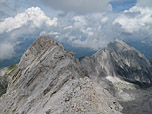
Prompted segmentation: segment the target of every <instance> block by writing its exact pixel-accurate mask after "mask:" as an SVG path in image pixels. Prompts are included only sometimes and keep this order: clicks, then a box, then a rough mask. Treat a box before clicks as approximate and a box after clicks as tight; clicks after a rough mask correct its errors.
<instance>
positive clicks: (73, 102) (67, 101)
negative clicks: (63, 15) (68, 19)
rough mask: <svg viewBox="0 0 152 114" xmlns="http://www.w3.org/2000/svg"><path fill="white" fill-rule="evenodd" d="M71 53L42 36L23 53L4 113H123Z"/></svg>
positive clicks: (1, 100)
mask: <svg viewBox="0 0 152 114" xmlns="http://www.w3.org/2000/svg"><path fill="white" fill-rule="evenodd" d="M78 64H79V62H78V60H77V59H75V58H74V56H73V54H72V53H69V52H67V51H66V50H65V49H64V48H63V47H62V46H61V45H60V44H59V43H57V42H56V41H55V40H54V39H53V38H50V37H40V38H39V39H38V40H37V41H35V42H34V43H33V44H32V46H31V47H30V48H29V49H28V50H27V51H26V52H25V53H24V55H23V56H22V58H21V61H20V63H19V65H18V67H17V69H16V70H15V72H14V74H13V76H12V80H11V82H10V84H9V85H8V88H7V93H6V94H4V95H3V96H2V97H0V113H1V114H101V113H102V114H120V113H121V111H122V107H121V105H120V104H119V103H118V102H117V101H116V100H115V98H114V97H113V96H112V95H111V94H110V93H109V92H108V91H107V90H105V89H103V88H102V87H101V86H100V85H99V84H98V83H96V82H94V81H92V80H90V79H89V78H87V77H85V75H84V73H83V72H81V69H80V68H79V66H78Z"/></svg>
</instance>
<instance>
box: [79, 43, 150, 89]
mask: <svg viewBox="0 0 152 114" xmlns="http://www.w3.org/2000/svg"><path fill="white" fill-rule="evenodd" d="M91 61H92V62H91ZM93 61H94V62H93ZM83 65H84V66H83ZM81 66H82V67H84V69H86V70H87V71H85V72H88V74H87V75H90V77H93V75H96V76H99V77H107V76H117V77H119V78H121V79H123V80H126V81H129V82H132V83H136V84H138V85H141V86H147V85H151V84H152V71H151V69H152V65H151V63H150V61H149V60H148V59H147V58H146V57H145V56H144V55H143V54H141V53H140V52H139V51H137V50H136V49H135V48H133V47H131V46H129V45H128V44H126V43H125V42H123V41H121V40H116V41H115V42H113V43H110V44H108V46H107V47H106V48H105V49H102V50H99V51H97V53H96V54H94V55H93V56H92V57H90V58H86V59H84V60H82V65H81ZM82 69H83V68H82Z"/></svg>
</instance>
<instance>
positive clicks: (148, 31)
mask: <svg viewBox="0 0 152 114" xmlns="http://www.w3.org/2000/svg"><path fill="white" fill-rule="evenodd" d="M42 35H47V36H53V37H54V38H55V39H56V40H57V41H60V42H63V43H67V44H70V45H71V46H74V47H85V48H91V49H93V50H98V49H100V48H103V47H105V46H106V45H107V44H108V43H109V42H112V41H114V40H115V39H129V38H134V39H138V40H142V39H144V38H145V37H146V38H150V39H152V37H151V36H152V0H93V1H90V0H62V1H61V0H0V60H3V59H6V58H11V57H12V56H13V55H14V53H15V52H16V47H17V45H18V44H19V43H21V41H22V40H26V39H32V38H35V39H36V38H37V37H39V36H42Z"/></svg>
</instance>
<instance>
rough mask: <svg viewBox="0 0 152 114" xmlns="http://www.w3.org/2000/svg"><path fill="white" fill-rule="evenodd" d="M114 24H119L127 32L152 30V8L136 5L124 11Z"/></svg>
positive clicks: (149, 31) (148, 31)
mask: <svg viewBox="0 0 152 114" xmlns="http://www.w3.org/2000/svg"><path fill="white" fill-rule="evenodd" d="M113 24H119V25H120V26H121V28H122V29H123V30H124V31H125V32H129V33H134V32H139V31H147V33H150V34H151V31H152V8H143V7H138V6H134V7H132V8H131V9H129V10H126V11H124V12H123V13H122V14H121V15H120V16H119V17H117V18H116V19H115V21H114V22H113Z"/></svg>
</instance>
